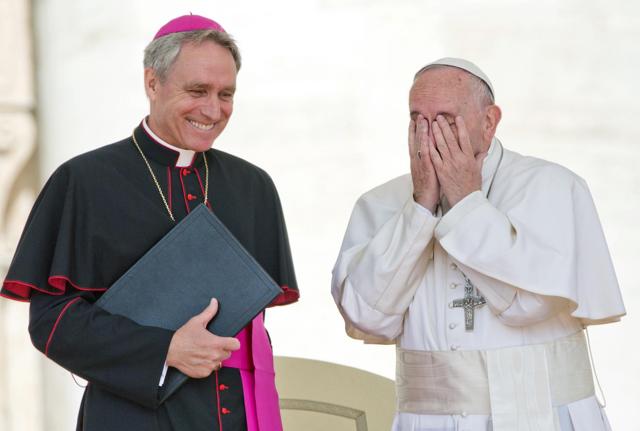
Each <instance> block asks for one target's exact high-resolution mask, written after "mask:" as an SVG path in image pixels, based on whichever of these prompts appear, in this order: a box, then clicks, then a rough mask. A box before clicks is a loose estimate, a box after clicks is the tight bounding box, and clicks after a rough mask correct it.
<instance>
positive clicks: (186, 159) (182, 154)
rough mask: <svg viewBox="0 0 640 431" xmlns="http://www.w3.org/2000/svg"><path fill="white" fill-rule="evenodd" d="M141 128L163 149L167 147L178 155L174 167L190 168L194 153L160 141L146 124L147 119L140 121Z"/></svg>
mask: <svg viewBox="0 0 640 431" xmlns="http://www.w3.org/2000/svg"><path fill="white" fill-rule="evenodd" d="M142 127H144V130H145V131H146V132H147V133H148V134H149V136H151V137H152V138H153V140H154V141H156V142H157V143H158V144H160V145H162V146H163V147H167V148H168V149H170V150H173V151H175V152H176V153H178V154H179V156H178V161H177V162H176V167H178V168H184V167H186V166H191V164H192V163H193V158H194V156H195V155H196V152H195V151H193V150H185V149H183V148H178V147H174V146H173V145H171V144H168V143H166V142H165V141H163V140H162V139H160V137H158V135H156V134H155V133H153V130H151V128H150V127H149V125H148V124H147V119H146V118H145V119H143V120H142Z"/></svg>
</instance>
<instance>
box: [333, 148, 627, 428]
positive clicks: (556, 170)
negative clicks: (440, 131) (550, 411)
mask: <svg viewBox="0 0 640 431" xmlns="http://www.w3.org/2000/svg"><path fill="white" fill-rule="evenodd" d="M503 152H504V154H503V157H502V161H501V163H500V168H499V169H498V171H497V174H496V176H495V181H494V183H493V186H492V190H491V194H490V195H489V198H488V199H487V198H486V197H485V196H486V193H487V190H488V188H489V185H490V184H491V180H492V178H493V176H494V174H495V173H496V167H497V165H498V162H499V160H500V154H501V153H503ZM482 178H483V184H482V191H477V192H474V193H472V194H470V195H469V196H467V197H466V198H464V199H463V200H462V201H460V202H459V203H458V204H457V205H455V206H454V207H453V208H451V209H450V210H449V211H448V212H447V213H446V214H445V215H444V216H442V217H440V216H438V215H436V216H434V215H433V214H431V213H430V212H429V211H428V210H426V209H424V208H423V207H421V206H420V205H418V204H416V203H415V202H414V201H413V199H412V192H413V190H412V182H411V176H410V175H404V176H402V177H399V178H396V179H394V180H392V181H390V182H388V183H386V184H383V185H381V186H379V187H377V188H375V189H373V190H371V191H369V192H367V193H365V194H364V195H363V196H362V197H361V198H360V199H359V200H358V202H357V203H356V205H355V208H354V210H353V214H352V216H351V219H350V221H349V226H348V228H347V232H346V234H345V238H344V241H343V244H342V248H341V250H340V254H339V257H338V260H337V262H336V265H335V268H334V270H333V280H332V294H333V296H334V299H335V301H336V303H337V304H338V307H339V309H340V311H341V313H342V315H343V316H344V318H345V321H346V326H347V332H348V333H349V334H350V335H351V336H352V337H354V338H359V339H363V340H365V341H367V342H378V343H380V342H389V343H396V344H397V345H398V346H399V347H400V348H403V349H409V350H428V351H434V350H449V349H454V350H455V349H463V350H485V349H492V348H499V347H508V346H521V345H529V344H538V343H545V342H548V341H551V340H556V339H558V338H561V337H565V336H567V335H570V334H573V333H575V332H577V331H579V330H580V329H582V327H583V325H589V324H599V323H608V322H612V321H617V320H619V318H620V316H622V315H624V314H625V309H624V305H623V303H622V298H621V295H620V291H619V288H618V283H617V280H616V276H615V272H614V270H613V265H612V263H611V258H610V256H609V252H608V249H607V246H606V243H605V239H604V235H603V232H602V228H601V226H600V222H599V220H598V216H597V213H596V210H595V207H594V205H593V202H592V199H591V196H590V194H589V191H588V188H587V186H586V184H585V182H584V181H583V180H582V179H581V178H579V177H578V176H577V175H575V174H574V173H572V172H570V171H569V170H567V169H565V168H563V167H561V166H558V165H556V164H553V163H549V162H545V161H543V160H539V159H535V158H532V157H523V156H521V155H519V154H516V153H514V152H511V151H508V150H502V147H501V145H500V143H499V142H498V141H497V140H494V143H493V144H492V146H491V149H490V152H489V154H488V156H487V158H486V160H485V161H484V165H483V169H482ZM460 270H462V271H463V272H464V273H465V274H466V275H467V276H468V277H469V279H470V280H471V281H472V282H473V283H474V285H475V286H476V287H477V288H478V290H479V291H480V292H481V293H482V295H483V296H484V297H485V298H486V299H487V306H484V307H481V308H477V309H476V311H475V329H474V331H465V329H464V316H463V311H462V309H460V308H450V307H449V306H448V305H449V304H450V303H451V302H452V301H453V300H454V299H458V298H461V297H463V295H464V279H463V277H462V274H461V273H460ZM570 406H571V405H569V407H570ZM570 410H571V409H570ZM577 411H578V413H576V414H578V415H580V414H582V413H581V412H583V411H584V409H582V410H581V409H578V410H577ZM401 416H403V418H404V419H402V421H401V422H400V423H401V425H402V427H399V426H400V425H398V426H396V428H395V429H403V430H405V429H414V426H415V427H418V428H415V429H422V428H419V427H423V428H424V429H429V427H431V426H432V425H430V423H431V420H430V419H428V418H425V417H423V416H422V417H420V420H419V421H417V422H416V420H417V419H415V420H414V419H411V420H409V419H407V418H406V415H404V414H403V415H401ZM412 416H419V415H412ZM572 417H573V416H572ZM446 418H447V419H441V418H434V421H433V423H434V424H435V425H433V426H435V427H436V428H435V429H440V428H438V427H440V426H442V427H443V428H442V429H446V426H452V425H451V424H453V423H454V422H455V421H454V422H451V421H453V420H454V419H455V418H452V417H449V416H447V417H446ZM398 420H399V419H398ZM456 420H457V419H456ZM465 420H466V419H465ZM407 421H408V422H407ZM472 422H473V424H474V425H472V426H471V425H470V428H468V429H472V430H474V431H475V430H486V429H491V428H488V427H487V423H489V419H488V418H479V419H473V421H472ZM411 424H413V425H411ZM419 424H422V425H419ZM446 424H449V425H446ZM481 424H484V425H481ZM460 429H463V428H460ZM564 429H566V428H563V430H564ZM576 429H577V430H580V431H581V430H582V429H581V428H576ZM593 429H596V430H597V429H604V428H603V427H602V426H601V427H600V428H593Z"/></svg>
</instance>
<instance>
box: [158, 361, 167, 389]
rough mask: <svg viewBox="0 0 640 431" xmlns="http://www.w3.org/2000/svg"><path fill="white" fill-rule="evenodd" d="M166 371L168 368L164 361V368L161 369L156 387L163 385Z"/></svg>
mask: <svg viewBox="0 0 640 431" xmlns="http://www.w3.org/2000/svg"><path fill="white" fill-rule="evenodd" d="M168 370H169V366H168V365H167V362H166V361H165V363H164V366H163V367H162V374H161V375H160V382H159V383H158V386H162V385H164V379H165V378H166V377H167V371H168Z"/></svg>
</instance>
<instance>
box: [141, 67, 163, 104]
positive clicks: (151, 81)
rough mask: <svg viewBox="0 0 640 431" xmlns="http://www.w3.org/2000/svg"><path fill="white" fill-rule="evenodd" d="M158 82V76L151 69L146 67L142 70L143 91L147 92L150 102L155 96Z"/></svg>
mask: <svg viewBox="0 0 640 431" xmlns="http://www.w3.org/2000/svg"><path fill="white" fill-rule="evenodd" d="M159 82H160V79H158V76H157V75H156V72H155V71H154V70H153V69H150V68H146V69H145V70H144V92H145V93H147V97H148V98H149V100H150V101H152V102H153V101H154V100H155V98H156V93H157V91H158V85H159Z"/></svg>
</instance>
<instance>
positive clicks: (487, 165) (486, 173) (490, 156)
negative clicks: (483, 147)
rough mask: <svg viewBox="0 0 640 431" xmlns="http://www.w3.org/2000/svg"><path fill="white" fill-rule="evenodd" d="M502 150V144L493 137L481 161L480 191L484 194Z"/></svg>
mask: <svg viewBox="0 0 640 431" xmlns="http://www.w3.org/2000/svg"><path fill="white" fill-rule="evenodd" d="M503 151H504V150H503V149H502V144H501V143H500V141H499V140H498V138H493V139H492V140H491V145H490V146H489V151H487V156H486V157H485V158H484V161H483V162H482V191H483V192H484V193H485V194H486V193H487V192H488V191H489V187H491V183H492V182H493V177H494V176H495V175H496V171H497V170H498V164H499V163H500V159H501V158H502V152H503Z"/></svg>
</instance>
